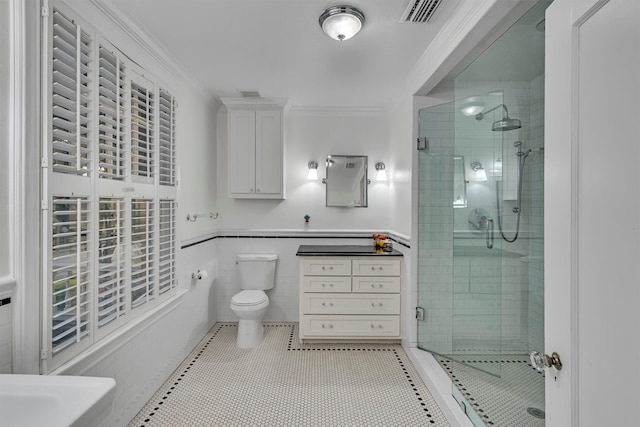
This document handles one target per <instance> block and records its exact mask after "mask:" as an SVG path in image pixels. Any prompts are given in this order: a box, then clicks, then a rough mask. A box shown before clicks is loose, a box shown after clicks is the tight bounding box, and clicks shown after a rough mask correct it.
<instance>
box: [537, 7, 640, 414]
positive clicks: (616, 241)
mask: <svg viewBox="0 0 640 427" xmlns="http://www.w3.org/2000/svg"><path fill="white" fill-rule="evenodd" d="M546 41H547V42H546V72H545V79H546V82H545V84H546V87H545V96H546V103H545V128H546V130H545V347H546V348H545V350H546V353H547V354H551V352H554V351H556V352H558V353H559V355H560V357H561V359H562V362H563V364H564V366H563V368H562V370H561V371H556V370H554V369H553V368H552V369H549V370H548V371H547V376H546V389H545V391H546V412H547V424H546V425H547V426H558V427H567V426H580V427H589V426H598V427H602V426H606V427H627V426H638V425H640V386H639V385H640V315H639V313H640V137H639V135H640V127H639V124H640V114H639V110H640V1H638V0H610V1H606V0H555V2H554V3H553V4H552V5H551V6H550V7H549V9H548V10H547V17H546Z"/></svg>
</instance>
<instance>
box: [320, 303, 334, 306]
mask: <svg viewBox="0 0 640 427" xmlns="http://www.w3.org/2000/svg"><path fill="white" fill-rule="evenodd" d="M322 306H323V307H326V306H327V303H326V302H323V303H322ZM329 307H333V303H332V302H330V303H329Z"/></svg>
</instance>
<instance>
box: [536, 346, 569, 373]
mask: <svg viewBox="0 0 640 427" xmlns="http://www.w3.org/2000/svg"><path fill="white" fill-rule="evenodd" d="M529 358H530V359H531V366H533V367H534V368H535V369H536V370H537V371H538V372H542V371H544V370H545V368H551V367H552V366H553V367H554V368H556V369H557V370H558V371H559V370H561V369H562V362H561V361H560V355H559V354H558V353H556V352H555V351H554V352H553V353H551V356H549V355H548V354H544V353H540V352H539V351H532V352H531V353H529Z"/></svg>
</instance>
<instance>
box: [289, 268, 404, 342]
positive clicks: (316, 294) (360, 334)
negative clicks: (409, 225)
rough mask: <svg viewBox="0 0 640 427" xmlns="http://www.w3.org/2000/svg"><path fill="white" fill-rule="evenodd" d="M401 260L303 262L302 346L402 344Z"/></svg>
mask: <svg viewBox="0 0 640 427" xmlns="http://www.w3.org/2000/svg"><path fill="white" fill-rule="evenodd" d="M401 262H402V260H401V259H399V258H397V257H376V256H369V257H361V258H357V257H324V256H313V257H303V258H301V259H300V307H299V308H300V330H299V333H300V335H299V338H300V342H305V341H313V340H322V341H338V340H340V341H399V340H400V338H401V335H400V312H401V310H400V295H401V284H402V278H401Z"/></svg>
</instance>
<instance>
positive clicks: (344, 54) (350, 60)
mask: <svg viewBox="0 0 640 427" xmlns="http://www.w3.org/2000/svg"><path fill="white" fill-rule="evenodd" d="M459 2H460V0H444V1H443V2H442V4H441V5H440V7H439V9H438V11H437V12H436V14H435V16H434V18H433V20H432V21H431V22H430V23H428V24H401V23H399V21H400V17H401V16H402V13H403V12H404V10H405V8H406V6H407V4H408V3H409V0H351V1H349V2H348V3H347V4H349V5H352V6H356V7H358V8H359V9H360V10H362V11H363V13H364V14H365V19H366V23H365V25H364V27H363V29H362V31H361V32H360V33H359V34H358V35H356V36H355V37H354V38H352V39H350V40H347V41H344V42H338V41H335V40H332V39H330V38H329V37H328V36H326V35H325V34H324V33H323V32H322V30H321V29H320V26H319V24H318V17H319V16H320V14H321V13H322V11H323V10H325V9H326V8H327V7H329V6H332V5H335V4H344V3H340V2H337V3H336V2H332V1H327V0H111V1H110V3H111V4H112V5H114V6H115V7H116V8H118V9H120V11H122V12H123V13H124V14H125V16H126V17H128V18H129V19H131V20H132V21H133V22H134V23H136V24H137V25H138V26H139V27H140V28H141V29H142V30H143V31H145V32H146V33H147V34H148V35H150V36H151V37H152V38H153V39H155V41H156V42H157V43H158V44H160V45H161V46H163V47H164V48H165V49H166V50H167V51H168V52H169V54H170V55H171V56H173V58H174V59H175V61H176V62H177V63H179V64H181V66H182V67H183V68H184V69H186V70H187V71H188V72H189V73H190V74H191V75H192V76H193V77H194V78H195V80H197V81H199V82H200V83H201V84H202V86H203V87H205V88H206V89H207V90H208V91H210V93H211V94H212V95H214V96H216V97H237V96H239V92H238V89H240V90H246V89H250V90H259V91H260V93H261V95H262V96H265V97H282V98H290V99H291V105H294V106H300V107H349V108H352V107H358V108H385V107H387V106H388V104H389V103H390V102H391V100H392V98H393V96H394V94H395V93H397V91H398V89H399V88H400V87H401V86H402V83H403V79H404V78H406V76H407V75H408V74H409V71H410V70H411V68H412V67H413V65H414V64H415V63H416V61H417V60H418V58H420V56H421V55H422V54H423V52H424V51H425V50H426V48H427V47H428V45H429V43H430V42H431V41H432V40H433V38H434V36H435V35H436V34H437V32H438V31H439V30H440V28H441V27H442V26H443V24H444V23H445V22H446V20H447V19H448V17H449V16H450V15H451V13H452V12H453V10H454V9H455V7H456V6H457V5H458V4H459Z"/></svg>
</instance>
